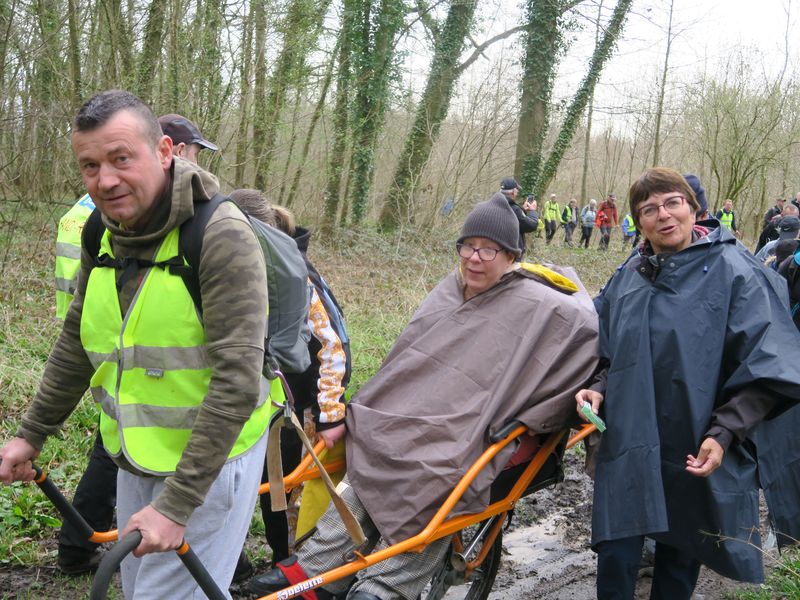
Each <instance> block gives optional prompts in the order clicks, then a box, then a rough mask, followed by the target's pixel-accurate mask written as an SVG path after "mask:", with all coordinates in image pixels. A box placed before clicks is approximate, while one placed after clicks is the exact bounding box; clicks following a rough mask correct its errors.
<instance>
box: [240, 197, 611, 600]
mask: <svg viewBox="0 0 800 600" xmlns="http://www.w3.org/2000/svg"><path fill="white" fill-rule="evenodd" d="M518 236H519V229H518V224H517V218H516V216H515V215H514V213H513V212H512V210H511V208H510V207H509V205H508V202H507V201H506V199H505V197H504V196H503V195H502V194H495V195H494V196H493V197H492V198H491V199H490V200H488V201H486V202H482V203H480V204H478V205H477V206H476V207H475V208H474V210H473V211H472V212H471V213H470V214H469V216H468V217H467V219H466V222H465V223H464V227H463V229H462V231H461V235H460V237H459V238H458V242H457V244H456V250H457V252H458V256H459V265H458V268H457V269H456V270H455V271H454V272H453V273H451V274H450V275H448V276H447V277H445V279H444V280H442V281H441V282H440V283H439V285H437V286H436V288H435V289H434V290H433V291H432V292H431V293H430V294H429V295H428V297H427V298H426V299H425V301H424V302H423V303H422V306H421V307H420V308H419V310H418V311H417V313H416V314H415V315H414V317H413V318H412V319H411V322H410V323H409V324H408V326H407V327H406V328H405V330H404V331H403V333H402V334H401V335H400V338H399V339H398V340H397V342H396V343H395V345H394V347H393V348H392V350H391V351H390V352H389V354H388V356H387V357H386V359H385V360H384V362H383V364H382V366H381V368H380V369H379V370H378V372H377V374H376V375H375V376H374V377H373V378H372V379H371V380H370V381H369V382H368V383H367V384H366V385H365V386H364V387H363V388H362V389H361V390H360V392H359V393H358V394H356V395H355V397H354V398H353V400H352V401H351V403H350V404H349V405H348V408H347V416H346V425H347V430H348V435H347V438H346V440H347V465H348V476H347V477H346V478H345V480H344V484H345V485H343V486H342V487H343V488H344V491H343V492H342V496H343V498H344V499H345V501H346V502H347V503H348V505H349V506H350V507H351V509H352V511H353V513H354V515H355V516H356V518H357V519H358V520H359V521H360V522H361V525H362V528H363V530H364V533H365V535H366V536H367V537H368V538H370V539H372V540H377V538H378V537H380V538H382V539H383V542H382V543H384V544H385V543H396V542H398V541H400V540H403V539H407V538H409V537H411V536H412V535H415V534H417V533H419V532H420V531H421V530H422V528H423V527H424V526H425V525H426V524H427V523H428V522H429V521H430V519H431V517H432V516H433V515H434V513H435V512H436V510H437V508H438V507H439V506H440V505H441V503H442V502H443V500H444V499H445V498H446V497H447V495H448V494H449V493H450V491H451V490H452V489H453V487H455V485H456V483H457V482H458V481H459V480H460V478H461V477H462V476H463V475H464V473H465V472H466V470H467V469H468V468H469V466H470V465H471V464H472V463H473V462H474V461H475V460H476V459H477V457H478V456H479V455H480V454H481V453H482V452H483V451H484V450H485V449H486V448H487V447H488V446H489V445H490V441H489V436H490V432H494V431H496V430H498V429H499V428H500V427H501V426H502V425H503V424H504V423H506V422H507V421H509V420H511V419H514V418H516V419H518V420H520V421H521V422H523V423H524V424H525V425H527V426H528V427H529V428H530V429H531V430H532V431H533V432H535V433H549V432H553V431H559V430H561V429H563V428H565V427H567V426H568V424H569V423H570V422H572V421H573V419H574V415H572V414H571V412H572V408H573V407H574V400H573V398H574V395H575V393H576V392H577V391H578V389H580V387H581V385H582V384H583V383H584V382H586V381H587V379H588V378H589V377H591V375H592V373H593V369H594V367H595V365H596V358H595V357H596V354H597V330H596V328H597V324H596V321H597V317H596V315H595V313H594V309H593V307H592V304H591V300H590V299H589V297H588V295H587V294H586V292H585V291H584V290H583V288H582V287H580V283H579V282H578V280H577V277H576V276H575V275H574V273H572V274H571V275H570V277H566V276H563V275H560V274H558V273H556V272H554V271H551V270H549V269H546V268H542V267H538V268H532V270H528V269H526V268H524V266H520V265H519V264H518V263H515V258H516V257H518V256H519V254H520V248H519V246H518ZM512 452H513V448H511V447H508V448H506V449H505V450H504V451H503V452H501V453H500V454H498V456H497V457H496V458H495V460H494V461H492V462H491V464H490V465H489V466H487V468H486V469H484V471H483V472H482V473H481V475H480V476H479V477H478V478H477V479H476V480H475V482H474V483H473V485H472V486H471V488H470V489H469V490H468V492H467V493H466V494H465V496H464V498H463V499H462V501H461V502H460V503H459V504H458V505H457V506H456V509H455V511H454V514H463V513H472V512H478V511H480V510H482V509H483V508H484V507H485V506H486V505H487V503H488V500H489V487H490V483H491V481H492V480H493V479H494V477H495V476H496V475H497V474H498V473H499V471H500V470H501V469H502V468H503V466H504V465H505V463H506V462H508V459H509V456H510V454H511V453H512ZM447 544H448V540H447V539H446V538H445V539H441V540H438V541H435V542H433V543H432V544H430V545H429V546H428V547H427V548H426V549H425V550H424V551H423V552H421V553H413V552H412V553H406V554H401V555H399V556H396V557H394V558H391V559H388V560H386V561H383V562H382V563H378V564H377V565H375V566H373V567H370V568H368V569H365V570H362V571H360V572H359V573H358V576H357V580H356V581H355V582H354V583H353V585H352V587H351V588H350V591H349V595H348V597H349V598H352V599H356V600H374V599H375V598H379V599H381V600H390V599H393V598H405V599H407V600H414V599H416V598H417V596H418V594H419V593H420V591H421V590H422V588H423V587H424V586H425V584H426V583H427V581H428V579H429V578H430V576H431V574H432V572H433V571H434V570H435V569H436V568H437V566H438V564H439V563H440V561H441V559H442V557H443V555H444V553H445V552H446V550H447ZM350 546H351V543H350V540H349V538H348V537H347V534H346V532H345V528H344V526H343V525H342V524H341V522H340V520H339V517H338V515H337V513H336V511H335V510H334V509H332V508H329V510H328V512H326V513H325V515H324V516H323V517H322V518H321V519H320V521H319V526H318V530H317V532H316V534H315V535H314V536H313V537H312V538H311V539H310V540H309V541H308V542H306V544H305V545H304V546H303V547H302V548H301V550H300V551H299V554H298V556H297V559H296V560H295V559H294V558H292V559H289V560H288V561H283V563H279V564H278V568H277V569H274V570H273V571H270V572H268V573H266V574H264V575H261V576H259V577H257V578H256V579H254V580H253V581H252V582H251V589H252V591H253V592H255V593H258V594H265V593H268V592H271V591H276V590H279V589H282V588H284V587H287V586H288V585H289V583H290V581H291V582H295V581H297V579H298V578H305V577H310V576H314V575H316V574H319V573H321V572H324V571H327V570H329V569H331V568H333V567H335V566H337V565H338V564H340V563H341V560H342V558H341V557H342V554H343V553H345V552H346V551H348V550H349V549H350ZM348 583H350V582H347V581H340V582H336V583H335V584H332V585H330V586H328V588H329V589H321V590H317V591H316V593H317V596H318V597H325V594H328V593H334V594H341V593H343V592H344V591H345V590H346V589H347V585H348Z"/></svg>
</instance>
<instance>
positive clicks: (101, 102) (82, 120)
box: [72, 90, 164, 146]
mask: <svg viewBox="0 0 800 600" xmlns="http://www.w3.org/2000/svg"><path fill="white" fill-rule="evenodd" d="M123 110H127V111H129V112H132V113H133V114H134V115H136V116H137V117H138V118H139V120H140V121H141V123H142V134H143V136H144V139H145V140H147V141H148V142H149V143H151V144H152V145H153V146H155V145H156V144H157V143H158V141H159V140H160V139H161V136H162V135H164V134H163V133H162V132H161V125H159V124H158V119H156V116H155V115H154V114H153V111H152V110H150V107H149V106H147V105H146V104H145V103H144V102H142V101H141V100H140V99H139V97H138V96H136V95H134V94H131V93H130V92H126V91H125V90H106V91H105V92H99V93H97V94H95V95H94V96H92V97H91V98H89V100H87V101H86V103H85V104H84V105H83V106H81V107H80V109H78V114H76V115H75V120H74V121H73V122H72V126H73V130H74V131H80V132H87V131H93V130H95V129H98V128H100V127H102V126H103V125H105V124H106V123H108V121H109V120H110V119H111V118H112V117H113V116H114V115H116V114H117V113H118V112H120V111H123Z"/></svg>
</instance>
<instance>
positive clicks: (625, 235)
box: [620, 213, 639, 248]
mask: <svg viewBox="0 0 800 600" xmlns="http://www.w3.org/2000/svg"><path fill="white" fill-rule="evenodd" d="M620 228H621V229H622V240H623V242H622V247H623V248H624V247H625V246H626V245H628V244H630V246H631V248H635V247H636V244H638V243H639V230H638V229H637V228H636V223H635V222H634V220H633V217H632V216H631V213H628V214H626V215H625V218H624V219H622V224H621V225H620Z"/></svg>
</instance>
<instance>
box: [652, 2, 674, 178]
mask: <svg viewBox="0 0 800 600" xmlns="http://www.w3.org/2000/svg"><path fill="white" fill-rule="evenodd" d="M674 6H675V2H674V0H670V3H669V24H668V25H667V49H666V51H665V52H664V69H663V70H662V71H661V85H660V86H659V90H658V102H657V104H656V129H655V134H654V135H653V166H654V167H657V166H658V165H659V164H661V117H662V116H663V114H664V94H666V91H667V73H668V72H669V55H670V51H671V50H672V39H673V37H672V12H673V8H674Z"/></svg>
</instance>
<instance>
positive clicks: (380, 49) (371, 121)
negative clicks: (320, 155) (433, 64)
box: [349, 0, 405, 223]
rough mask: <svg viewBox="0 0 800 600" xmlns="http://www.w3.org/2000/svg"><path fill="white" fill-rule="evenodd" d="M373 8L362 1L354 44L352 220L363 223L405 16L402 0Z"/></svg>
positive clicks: (384, 1) (384, 0)
mask: <svg viewBox="0 0 800 600" xmlns="http://www.w3.org/2000/svg"><path fill="white" fill-rule="evenodd" d="M372 8H373V7H372V5H371V4H370V3H369V0H367V1H366V2H363V3H362V10H361V11H360V15H359V22H360V24H361V32H360V33H361V34H360V36H358V44H357V45H356V46H355V48H354V63H355V64H354V66H355V83H356V98H355V108H354V117H353V122H352V132H353V147H352V148H353V150H352V152H353V154H352V167H351V171H350V180H351V184H350V193H349V196H350V206H351V209H352V221H353V223H360V222H361V221H362V220H363V218H364V216H365V214H366V211H367V204H368V199H369V192H370V188H371V186H372V178H373V174H374V169H375V145H376V142H377V138H378V134H379V132H380V130H381V128H382V127H383V121H384V117H385V114H386V104H387V98H388V95H389V82H390V80H391V76H392V73H393V65H394V58H395V44H396V39H397V34H398V33H399V31H400V29H401V27H402V25H403V22H404V17H405V6H404V5H403V2H402V1H401V0H380V1H379V4H378V6H377V12H376V13H375V14H374V15H373V11H372Z"/></svg>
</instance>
